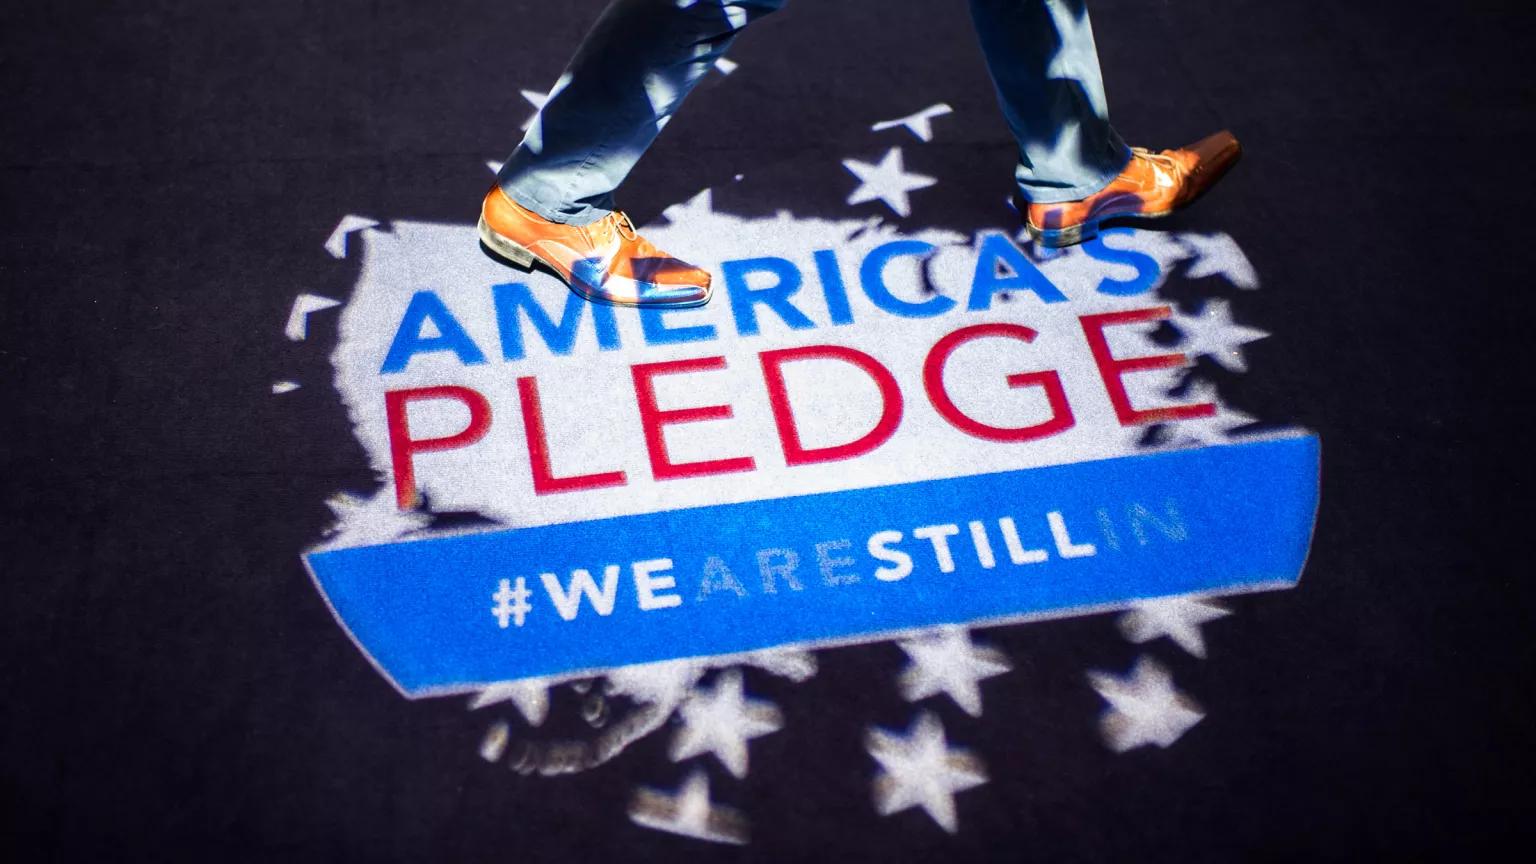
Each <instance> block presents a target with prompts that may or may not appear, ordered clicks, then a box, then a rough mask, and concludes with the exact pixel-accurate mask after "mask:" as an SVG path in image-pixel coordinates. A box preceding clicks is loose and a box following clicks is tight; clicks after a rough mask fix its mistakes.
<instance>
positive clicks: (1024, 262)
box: [965, 231, 1067, 312]
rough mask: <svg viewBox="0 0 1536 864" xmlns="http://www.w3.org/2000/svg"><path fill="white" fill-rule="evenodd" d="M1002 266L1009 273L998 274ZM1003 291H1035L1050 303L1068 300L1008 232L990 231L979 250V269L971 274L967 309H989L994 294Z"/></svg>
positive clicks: (982, 240)
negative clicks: (1015, 243)
mask: <svg viewBox="0 0 1536 864" xmlns="http://www.w3.org/2000/svg"><path fill="white" fill-rule="evenodd" d="M999 265H1001V266H1002V269H1003V270H1005V271H1007V272H1005V273H1003V274H999V273H998V267H999ZM1000 291H1033V292H1035V296H1036V297H1039V298H1040V299H1041V300H1044V301H1045V302H1047V303H1060V302H1062V301H1064V300H1066V299H1067V298H1066V295H1064V294H1062V293H1061V289H1059V288H1057V287H1056V286H1055V285H1053V284H1051V280H1049V279H1047V278H1045V274H1044V273H1041V272H1040V270H1039V269H1038V268H1037V267H1035V265H1034V262H1032V261H1030V260H1029V258H1028V257H1026V256H1025V255H1024V253H1023V252H1021V251H1019V247H1017V246H1015V245H1013V241H1012V240H1010V239H1008V236H1007V235H1006V234H1001V233H998V232H996V231H989V232H987V233H986V234H983V235H982V238H981V245H980V247H979V248H978V249H977V250H976V272H975V273H974V274H973V275H972V276H971V297H970V299H969V300H968V301H966V304H965V308H967V309H969V310H971V311H972V312H975V311H978V310H981V309H990V308H991V307H992V295H994V294H996V293H998V292H1000Z"/></svg>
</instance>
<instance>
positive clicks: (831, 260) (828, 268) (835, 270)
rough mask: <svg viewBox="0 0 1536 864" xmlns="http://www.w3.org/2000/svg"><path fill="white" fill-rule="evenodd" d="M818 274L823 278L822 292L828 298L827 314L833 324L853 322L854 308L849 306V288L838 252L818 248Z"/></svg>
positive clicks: (816, 252) (815, 253)
mask: <svg viewBox="0 0 1536 864" xmlns="http://www.w3.org/2000/svg"><path fill="white" fill-rule="evenodd" d="M812 255H813V257H815V259H816V276H817V277H818V278H819V279H821V293H822V295H823V296H825V297H826V298H827V314H828V315H830V316H831V317H832V323H833V324H852V323H853V310H852V309H849V308H848V288H847V287H846V286H845V285H844V284H843V268H841V267H839V266H837V253H836V252H833V251H832V250H831V249H817V250H816V251H815V252H813V253H812Z"/></svg>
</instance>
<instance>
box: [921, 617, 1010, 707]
mask: <svg viewBox="0 0 1536 864" xmlns="http://www.w3.org/2000/svg"><path fill="white" fill-rule="evenodd" d="M896 644H897V645H898V646H899V647H900V648H901V650H903V651H905V652H907V656H908V657H910V658H911V659H912V662H911V663H910V664H909V665H908V666H907V668H906V669H904V670H902V673H901V677H900V678H899V679H897V686H899V687H900V688H901V695H902V697H903V698H905V699H906V700H907V701H908V702H916V701H918V700H919V699H926V698H928V697H929V696H932V695H934V694H936V693H948V694H949V697H950V698H951V699H953V700H955V704H956V705H959V706H960V707H961V709H963V710H964V711H965V713H967V714H969V715H971V716H972V717H980V716H981V688H980V687H979V686H978V685H977V682H979V681H981V680H982V679H984V678H991V677H992V676H994V675H1001V674H1003V673H1004V672H1007V671H1008V670H1010V669H1012V668H1013V667H1012V666H1011V665H1009V663H1008V659H1007V658H1006V657H1004V656H1003V654H1002V652H1000V651H998V650H996V649H994V648H988V647H985V646H979V645H976V644H974V643H972V642H971V637H970V634H969V633H967V632H966V631H965V628H963V627H946V628H944V629H942V630H940V631H938V632H936V633H932V634H928V635H925V636H922V637H920V638H917V639H909V640H905V641H902V642H898V643H896Z"/></svg>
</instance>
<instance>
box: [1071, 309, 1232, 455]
mask: <svg viewBox="0 0 1536 864" xmlns="http://www.w3.org/2000/svg"><path fill="white" fill-rule="evenodd" d="M1171 314H1172V313H1171V311H1170V310H1169V308H1168V307H1167V306H1156V307H1153V308H1150V309H1134V310H1132V311H1129V312H1105V313H1103V314H1099V315H1084V316H1082V317H1080V318H1078V322H1079V323H1080V324H1082V327H1083V335H1084V336H1086V337H1087V339H1088V349H1089V350H1090V351H1092V352H1093V362H1094V363H1097V364H1098V367H1099V377H1100V378H1102V379H1104V391H1105V392H1106V393H1108V394H1109V403H1110V404H1111V405H1113V406H1115V416H1116V417H1118V418H1120V425H1121V426H1142V425H1145V424H1148V423H1166V422H1168V421H1170V420H1186V419H1189V418H1191V417H1210V416H1212V415H1214V414H1215V413H1216V406H1215V405H1214V404H1212V403H1210V402H1201V403H1198V404H1194V405H1168V406H1165V407H1162V408H1148V409H1146V410H1137V409H1136V408H1132V407H1131V397H1130V396H1129V395H1128V394H1127V393H1126V392H1125V381H1124V380H1122V378H1121V376H1123V375H1124V374H1125V373H1127V372H1145V371H1147V370H1150V369H1173V368H1175V367H1183V366H1185V365H1187V364H1188V362H1189V358H1188V357H1186V356H1185V355H1183V354H1154V355H1149V356H1146V357H1125V358H1116V357H1115V356H1114V355H1113V354H1112V353H1111V352H1110V350H1109V340H1108V339H1107V338H1105V336H1104V328H1105V327H1118V326H1121V325H1124V324H1140V323H1144V322H1149V321H1164V320H1167V318H1168V317H1169V315H1171Z"/></svg>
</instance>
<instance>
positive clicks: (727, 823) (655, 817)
mask: <svg viewBox="0 0 1536 864" xmlns="http://www.w3.org/2000/svg"><path fill="white" fill-rule="evenodd" d="M629 818H630V819H633V820H634V822H635V824H636V825H641V826H643V827H646V828H654V829H656V830H657V831H666V832H669V833H672V834H681V835H682V836H684V837H692V838H694V839H695V840H709V841H711V842H714V843H736V844H742V843H746V842H747V820H746V817H744V816H742V814H741V813H740V811H737V810H735V809H733V808H730V807H722V806H717V805H715V804H712V803H710V800H709V778H708V777H706V776H705V774H704V772H703V771H694V772H693V773H692V774H689V775H688V779H687V780H684V781H683V785H682V786H680V787H678V790H677V792H676V794H671V795H669V794H667V793H666V792H662V791H660V790H658V789H645V788H642V789H637V790H635V797H634V799H633V800H632V801H631V802H630V805H629Z"/></svg>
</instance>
